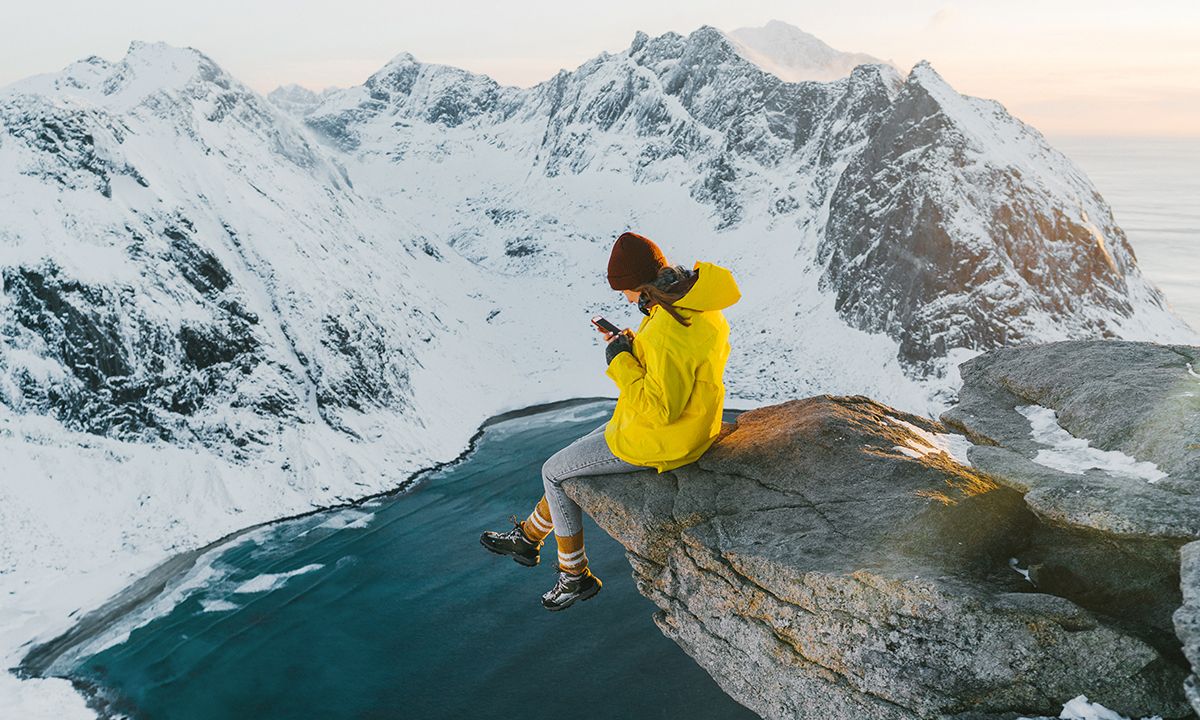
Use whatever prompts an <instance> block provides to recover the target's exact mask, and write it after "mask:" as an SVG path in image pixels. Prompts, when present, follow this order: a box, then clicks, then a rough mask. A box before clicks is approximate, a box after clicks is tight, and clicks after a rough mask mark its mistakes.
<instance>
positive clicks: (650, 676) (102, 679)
mask: <svg viewBox="0 0 1200 720" xmlns="http://www.w3.org/2000/svg"><path fill="white" fill-rule="evenodd" d="M611 408H612V404H611V403H610V402H609V403H602V404H590V405H586V406H578V407H575V408H572V409H568V410H557V411H554V412H551V413H544V414H540V415H535V416H527V417H524V418H519V419H516V420H511V421H506V422H503V423H499V424H496V425H493V426H490V427H489V428H487V429H486V430H485V432H484V434H483V436H482V437H481V438H480V440H479V441H478V444H477V446H476V450H475V451H474V453H473V454H471V455H469V456H468V457H467V458H465V459H464V460H463V461H461V462H459V463H458V464H456V465H454V466H450V467H447V468H443V469H441V470H439V471H437V472H434V473H432V474H430V475H428V476H427V477H426V478H425V479H423V480H422V481H421V482H420V483H419V484H418V485H417V486H416V487H415V488H414V489H413V490H410V491H409V492H407V493H404V494H402V495H399V496H396V497H393V498H389V499H386V500H384V501H382V502H378V501H377V502H376V503H371V504H368V505H367V506H363V507H359V508H355V509H349V510H346V509H343V510H338V511H330V512H328V513H323V514H320V515H315V516H310V517H307V518H302V519H298V520H294V521H289V522H285V523H280V524H277V525H274V526H271V527H269V528H265V529H262V530H260V531H256V532H254V533H252V534H250V535H248V536H245V537H243V538H241V539H239V540H236V541H234V542H232V543H231V544H230V545H229V546H228V547H224V548H220V549H218V550H216V551H214V552H212V553H210V554H209V555H208V556H207V557H206V558H203V559H202V562H201V563H200V564H199V566H198V568H197V569H195V570H193V571H192V572H191V573H190V576H189V577H187V578H184V579H182V580H181V582H182V586H181V587H176V588H175V589H174V590H173V591H172V592H171V595H172V596H173V599H172V600H171V601H170V602H164V603H161V604H162V605H163V607H160V608H158V609H157V610H156V611H155V612H154V613H151V614H152V615H156V617H155V618H154V619H152V620H150V621H149V622H147V623H146V624H143V625H141V626H140V627H137V628H136V629H134V630H133V631H132V632H130V633H129V634H128V639H126V640H125V641H124V642H120V643H119V644H115V645H111V646H110V647H108V648H106V649H103V650H101V651H99V652H95V654H91V655H90V656H86V657H83V658H80V659H76V660H74V661H72V664H73V669H72V670H71V674H72V675H73V676H74V677H75V678H76V679H81V680H85V681H87V682H89V683H94V684H95V685H97V686H99V687H100V688H101V689H102V693H103V695H104V696H106V697H107V698H108V699H109V700H110V701H111V702H112V705H111V707H110V711H111V712H114V713H115V714H129V715H131V716H132V717H134V718H139V719H141V720H166V719H168V718H169V719H170V720H201V719H203V720H213V719H215V718H247V719H249V718H253V719H255V720H270V719H272V718H281V719H282V718H289V719H291V718H305V719H313V718H320V719H321V720H334V719H336V718H356V719H366V718H451V717H453V718H480V717H496V718H501V717H510V716H511V717H538V716H540V717H556V716H560V714H561V716H562V717H576V718H689V719H703V718H754V717H756V716H755V715H753V714H752V713H750V712H749V711H748V710H746V709H745V708H743V707H741V706H740V705H737V704H736V703H734V702H733V701H732V700H731V699H729V698H728V697H727V696H726V695H724V694H723V693H722V692H721V691H720V689H719V688H718V687H717V685H716V683H715V682H714V681H713V680H712V679H711V678H710V677H709V676H708V675H707V674H706V673H705V671H704V670H702V669H701V668H700V667H699V666H697V665H696V664H695V663H694V662H693V661H692V660H691V659H690V658H689V657H688V656H687V655H685V654H684V653H683V651H682V650H680V649H679V648H678V647H677V646H676V645H675V644H674V643H672V642H671V641H669V640H667V639H666V638H665V637H663V635H662V633H661V632H660V631H659V630H658V628H657V626H655V625H654V623H653V621H652V620H651V614H652V613H653V612H654V611H655V610H656V608H655V606H654V605H653V604H652V603H651V602H650V601H648V600H646V599H645V598H643V597H641V596H640V595H639V594H638V593H637V591H636V589H635V588H634V584H633V580H632V578H631V574H630V568H629V565H628V564H627V562H626V561H625V558H624V554H623V548H621V546H620V545H618V544H617V543H616V542H614V541H613V540H612V539H610V538H609V537H608V536H607V535H606V534H604V533H603V532H602V531H600V530H599V529H598V528H597V527H596V525H595V523H593V522H592V521H591V519H590V518H588V519H586V521H585V522H586V524H585V538H586V541H587V547H588V556H589V558H590V561H591V565H592V568H593V570H594V572H596V574H597V575H599V577H600V578H601V579H602V580H603V581H604V589H603V590H602V591H601V593H600V594H599V595H597V596H596V597H595V598H593V599H591V600H589V601H587V602H584V603H577V604H576V605H575V606H574V607H572V608H570V609H568V610H566V611H565V612H561V613H550V612H548V611H546V610H544V609H543V608H542V607H541V604H540V602H539V598H540V595H541V593H542V592H543V591H545V590H547V589H549V587H550V586H551V585H553V581H554V569H553V560H554V556H553V538H550V542H549V543H548V544H547V545H546V546H545V547H544V548H543V562H542V564H541V565H539V566H538V567H535V568H524V567H521V566H519V565H517V564H516V563H514V562H513V561H511V560H510V559H508V558H504V557H500V556H496V555H492V554H490V553H488V552H486V551H485V550H484V549H483V548H481V547H480V546H479V540H478V538H479V533H480V532H482V531H483V530H485V529H505V528H506V527H510V525H508V523H507V520H506V518H507V516H508V515H509V514H510V513H516V514H518V515H521V516H522V517H523V516H524V515H525V514H526V513H528V512H529V511H530V509H532V506H533V503H534V502H536V501H537V499H538V498H539V497H540V496H541V492H542V491H541V480H540V476H539V473H538V471H539V468H540V467H541V464H542V462H543V461H544V460H545V459H546V458H547V457H549V456H550V455H551V454H552V453H553V452H554V451H556V450H558V449H559V448H561V447H563V446H564V445H566V444H568V443H569V442H570V441H571V440H573V439H575V438H576V437H579V436H580V435H583V434H585V433H586V432H588V431H589V430H592V429H593V428H595V427H596V426H597V425H599V424H600V423H602V422H604V420H606V419H607V418H608V416H609V415H610V414H611ZM729 418H731V415H727V419H729ZM131 624H132V623H131ZM88 652H89V653H90V652H92V651H90V650H89V651H88Z"/></svg>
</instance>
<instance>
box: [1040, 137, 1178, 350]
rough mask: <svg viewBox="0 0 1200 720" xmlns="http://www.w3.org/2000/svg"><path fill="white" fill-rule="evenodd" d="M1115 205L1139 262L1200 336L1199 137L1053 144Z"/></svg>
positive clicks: (1084, 139)
mask: <svg viewBox="0 0 1200 720" xmlns="http://www.w3.org/2000/svg"><path fill="white" fill-rule="evenodd" d="M1051 142H1052V143H1053V144H1054V146H1055V147H1057V148H1058V149H1059V150H1062V151H1063V152H1064V153H1066V155H1067V156H1068V157H1070V158H1071V159H1072V160H1074V161H1075V163H1076V164H1077V165H1078V166H1079V167H1080V168H1082V169H1083V171H1084V172H1085V173H1087V176H1088V177H1089V178H1090V179H1091V181H1092V182H1093V183H1094V184H1095V185H1096V189H1097V190H1099V191H1100V194H1101V195H1103V196H1104V199H1105V200H1107V201H1108V204H1109V205H1111V206H1112V209H1113V216H1114V217H1115V218H1116V220H1117V224H1118V225H1120V226H1121V227H1122V228H1123V229H1124V230H1125V234H1126V235H1128V236H1129V242H1130V243H1131V244H1132V245H1133V251H1134V254H1136V255H1137V259H1138V264H1139V265H1140V266H1141V268H1142V272H1144V273H1145V274H1146V277H1148V278H1150V280H1151V281H1153V282H1154V284H1155V285H1157V286H1158V288H1159V289H1160V290H1162V291H1163V294H1164V295H1166V296H1167V302H1169V303H1170V304H1171V307H1172V308H1173V309H1174V310H1175V312H1176V313H1177V314H1178V315H1179V316H1180V317H1182V318H1183V319H1184V320H1185V321H1187V323H1188V324H1189V325H1191V326H1192V328H1193V329H1194V330H1196V331H1198V332H1200V172H1198V170H1197V169H1198V168H1200V138H1187V137H1184V138H1119V137H1117V138H1114V137H1061V138H1051Z"/></svg>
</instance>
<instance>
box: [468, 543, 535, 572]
mask: <svg viewBox="0 0 1200 720" xmlns="http://www.w3.org/2000/svg"><path fill="white" fill-rule="evenodd" d="M479 544H480V545H482V546H483V547H484V549H485V550H487V551H488V552H490V553H494V554H496V555H503V556H505V557H510V558H512V559H513V562H515V563H517V564H518V565H524V566H525V567H533V566H534V565H537V564H538V563H539V562H541V561H542V557H541V556H540V555H539V556H537V557H535V558H534V559H533V560H530V559H529V558H527V557H523V556H521V555H514V554H512V553H508V552H504V551H503V550H497V549H496V548H494V547H492V546H491V545H488V544H487V543H485V542H484V541H483V538H479Z"/></svg>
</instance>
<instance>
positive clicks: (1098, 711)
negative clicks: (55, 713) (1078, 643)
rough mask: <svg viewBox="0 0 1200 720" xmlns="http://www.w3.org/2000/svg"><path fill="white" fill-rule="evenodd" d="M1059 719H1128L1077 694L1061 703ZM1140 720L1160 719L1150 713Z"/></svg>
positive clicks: (1024, 719) (1025, 719) (1028, 719)
mask: <svg viewBox="0 0 1200 720" xmlns="http://www.w3.org/2000/svg"><path fill="white" fill-rule="evenodd" d="M1058 717H1059V720H1130V718H1128V717H1126V716H1124V715H1122V714H1121V713H1119V712H1115V711H1113V710H1109V709H1108V708H1106V707H1104V706H1103V705H1101V704H1100V703H1094V702H1088V699H1087V695H1077V696H1076V697H1074V698H1071V699H1070V700H1068V701H1067V702H1066V703H1064V704H1063V709H1062V712H1061V713H1059V715H1058ZM1017 720H1053V719H1052V718H1049V717H1046V716H1038V717H1034V718H1031V717H1024V716H1022V717H1019V718H1017ZM1142 720H1162V717H1161V716H1159V715H1151V716H1149V717H1146V718H1142Z"/></svg>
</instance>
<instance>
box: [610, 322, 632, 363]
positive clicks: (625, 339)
mask: <svg viewBox="0 0 1200 720" xmlns="http://www.w3.org/2000/svg"><path fill="white" fill-rule="evenodd" d="M604 335H605V339H606V340H608V346H607V347H605V348H604V361H605V362H606V363H611V362H612V361H613V358H615V357H616V356H617V355H618V354H620V353H623V352H627V353H629V354H630V355H632V354H633V331H632V330H630V329H629V328H625V329H624V330H622V331H621V332H619V333H616V334H613V333H605V334H604Z"/></svg>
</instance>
